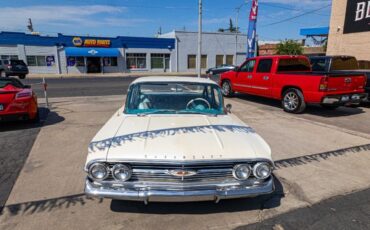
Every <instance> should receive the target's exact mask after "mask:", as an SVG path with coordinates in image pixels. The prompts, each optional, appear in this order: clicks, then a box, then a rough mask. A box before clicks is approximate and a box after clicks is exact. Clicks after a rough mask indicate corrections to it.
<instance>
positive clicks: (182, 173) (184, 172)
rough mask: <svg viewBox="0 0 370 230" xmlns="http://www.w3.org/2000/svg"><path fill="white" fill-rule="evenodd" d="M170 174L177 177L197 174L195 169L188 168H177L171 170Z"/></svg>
mask: <svg viewBox="0 0 370 230" xmlns="http://www.w3.org/2000/svg"><path fill="white" fill-rule="evenodd" d="M169 174H171V175H172V176H176V177H188V176H194V175H195V174H197V172H196V171H194V170H186V169H176V170H170V171H169Z"/></svg>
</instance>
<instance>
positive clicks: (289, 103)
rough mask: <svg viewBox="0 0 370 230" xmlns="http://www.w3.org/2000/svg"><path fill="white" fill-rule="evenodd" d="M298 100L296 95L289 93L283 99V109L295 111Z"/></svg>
mask: <svg viewBox="0 0 370 230" xmlns="http://www.w3.org/2000/svg"><path fill="white" fill-rule="evenodd" d="M298 104H299V100H298V96H297V94H295V93H293V92H290V93H288V94H286V95H285V97H284V107H285V108H287V109H288V110H295V109H296V108H297V107H298Z"/></svg>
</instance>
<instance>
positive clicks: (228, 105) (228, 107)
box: [226, 104, 233, 113]
mask: <svg viewBox="0 0 370 230" xmlns="http://www.w3.org/2000/svg"><path fill="white" fill-rule="evenodd" d="M232 107H233V106H232V105H231V104H227V105H226V112H228V113H231V108H232Z"/></svg>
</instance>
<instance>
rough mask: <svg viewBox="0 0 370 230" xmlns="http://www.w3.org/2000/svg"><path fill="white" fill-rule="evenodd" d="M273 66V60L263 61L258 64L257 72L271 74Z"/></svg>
mask: <svg viewBox="0 0 370 230" xmlns="http://www.w3.org/2000/svg"><path fill="white" fill-rule="evenodd" d="M271 66H272V59H261V60H260V61H259V62H258V66H257V72H258V73H270V71H271Z"/></svg>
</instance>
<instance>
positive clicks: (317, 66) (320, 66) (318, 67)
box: [311, 58, 326, 72]
mask: <svg viewBox="0 0 370 230" xmlns="http://www.w3.org/2000/svg"><path fill="white" fill-rule="evenodd" d="M311 65H312V71H318V72H325V71H326V68H325V67H326V59H325V58H313V59H311Z"/></svg>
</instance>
